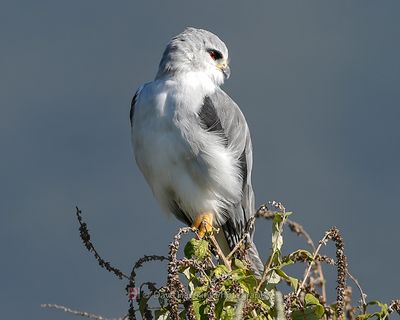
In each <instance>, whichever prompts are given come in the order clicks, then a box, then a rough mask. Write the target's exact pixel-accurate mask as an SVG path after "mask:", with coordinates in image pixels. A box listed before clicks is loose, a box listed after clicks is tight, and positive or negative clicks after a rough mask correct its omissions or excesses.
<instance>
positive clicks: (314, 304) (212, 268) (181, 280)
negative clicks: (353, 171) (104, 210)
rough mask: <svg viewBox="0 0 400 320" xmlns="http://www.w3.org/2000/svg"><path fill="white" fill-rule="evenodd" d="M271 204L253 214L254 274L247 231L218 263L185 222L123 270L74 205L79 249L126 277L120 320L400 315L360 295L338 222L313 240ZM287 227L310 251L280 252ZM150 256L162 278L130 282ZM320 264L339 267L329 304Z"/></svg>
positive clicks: (392, 306)
mask: <svg viewBox="0 0 400 320" xmlns="http://www.w3.org/2000/svg"><path fill="white" fill-rule="evenodd" d="M274 204H275V205H274V207H275V209H277V211H270V210H268V208H267V207H266V206H262V207H261V208H260V209H259V210H258V211H257V214H256V217H257V218H265V219H268V220H270V221H271V222H272V243H271V253H270V256H269V258H268V259H267V261H266V263H265V268H264V272H263V274H262V275H260V276H256V275H255V274H254V273H253V271H252V270H251V267H250V265H251V264H250V261H248V258H247V254H246V253H247V250H248V248H247V247H246V241H245V236H244V237H243V240H241V241H240V242H239V243H238V245H237V246H236V247H235V248H234V250H233V251H234V252H232V253H231V254H229V255H228V256H226V257H224V259H225V260H223V263H222V262H221V263H220V262H219V261H221V259H218V252H221V250H220V248H218V247H217V246H218V243H217V242H216V241H212V239H213V234H212V233H207V234H206V235H205V236H204V237H203V238H199V237H197V235H196V234H195V233H194V231H193V229H192V228H189V227H187V228H181V229H180V230H179V231H178V233H177V234H176V235H175V236H174V238H173V241H172V242H171V243H170V244H169V253H168V256H158V255H151V256H144V257H142V258H141V259H139V260H138V261H137V262H136V263H135V264H134V266H133V268H132V271H131V273H130V274H129V275H128V274H125V273H124V272H122V271H120V270H119V269H118V268H115V267H113V266H112V265H111V263H109V262H107V261H105V260H104V259H103V258H101V256H100V255H99V253H98V251H97V250H96V249H95V247H94V245H93V243H92V241H91V237H90V235H89V231H88V228H87V225H86V223H85V222H83V220H82V214H81V211H80V210H79V209H78V208H77V211H76V214H77V218H78V221H79V225H80V228H79V230H80V236H81V239H82V241H83V243H84V245H85V247H86V248H87V249H88V250H89V251H90V252H92V253H93V255H94V257H95V258H96V260H97V261H98V263H99V265H100V266H101V267H102V268H105V269H106V270H107V271H109V272H111V273H113V274H114V275H115V276H117V277H118V278H119V279H122V280H124V279H125V280H126V281H127V282H128V284H127V285H126V294H127V296H128V300H129V310H128V312H127V314H126V315H125V316H123V317H120V319H137V318H138V317H140V318H142V319H159V320H161V319H211V320H212V319H226V320H228V319H268V320H272V319H278V320H283V319H294V320H318V319H325V320H336V319H350V320H352V319H357V320H368V319H370V318H375V319H388V318H389V315H390V314H393V313H394V312H397V313H399V314H400V300H393V301H392V302H390V303H388V304H386V303H382V302H380V301H369V302H368V301H367V300H366V295H365V293H364V292H363V290H362V288H361V286H360V284H359V283H358V281H357V280H356V279H355V278H354V277H353V276H352V275H351V274H350V273H349V270H348V265H347V258H346V255H345V253H344V252H345V251H344V243H343V238H342V236H341V234H340V232H339V230H338V229H337V228H336V227H332V228H331V229H329V230H328V231H327V232H326V233H325V235H324V236H323V237H322V239H321V240H320V241H319V243H318V245H317V246H316V245H315V244H314V242H313V241H312V239H311V237H310V236H309V235H308V233H307V232H306V231H305V230H304V228H303V227H302V226H301V225H299V224H298V223H296V222H294V221H292V220H290V219H289V218H288V216H289V215H290V213H287V212H285V210H284V208H283V206H281V204H280V203H276V202H274ZM285 226H287V227H288V228H289V229H290V230H291V231H292V232H294V233H295V234H297V235H298V236H301V237H304V238H305V240H306V242H307V244H308V246H309V249H308V250H306V249H298V250H296V251H294V252H291V253H289V254H283V251H284V250H283V239H284V237H283V231H284V227H285ZM184 235H189V241H188V242H187V243H186V244H185V245H184V246H181V243H182V237H183V236H184ZM329 241H332V242H333V243H334V244H335V247H336V259H334V258H332V257H329V256H326V255H323V254H321V253H320V252H321V249H322V248H323V247H324V246H325V245H326V244H327V243H328V242H329ZM151 261H157V262H160V261H166V262H167V263H168V264H167V267H166V268H167V273H168V276H167V280H166V282H165V284H164V285H162V286H157V285H156V284H155V283H153V282H143V283H140V284H137V282H136V275H137V274H136V272H137V270H138V269H139V268H141V267H143V265H144V264H146V263H148V262H151ZM296 264H302V266H303V267H302V269H303V270H304V272H302V276H300V277H299V276H294V275H290V273H289V270H290V269H291V266H292V265H296ZM323 264H328V265H332V266H334V267H335V268H336V271H337V278H336V298H335V300H334V301H331V302H330V303H329V302H328V301H327V295H326V284H327V280H326V279H325V277H324V274H323V268H322V266H323ZM348 278H350V279H351V280H352V281H353V282H354V284H355V285H356V287H357V290H358V291H359V292H360V297H361V298H360V301H359V302H358V303H356V304H353V302H352V288H351V286H349V285H348V284H347V279H348ZM328 284H329V283H328ZM330 287H333V284H331V285H330ZM42 306H43V307H47V308H56V309H61V310H63V311H65V312H69V313H71V314H75V315H80V316H83V317H91V318H94V319H106V318H104V317H102V316H97V315H94V314H90V313H88V312H81V311H76V310H72V309H69V308H67V307H64V306H59V305H49V304H47V305H42Z"/></svg>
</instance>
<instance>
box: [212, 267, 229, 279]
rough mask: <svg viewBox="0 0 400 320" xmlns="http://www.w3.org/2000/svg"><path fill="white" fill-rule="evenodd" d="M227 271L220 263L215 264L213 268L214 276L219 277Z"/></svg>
mask: <svg viewBox="0 0 400 320" xmlns="http://www.w3.org/2000/svg"><path fill="white" fill-rule="evenodd" d="M228 273H229V271H228V269H227V268H226V267H225V266H224V265H221V264H220V265H218V266H216V267H215V269H214V275H215V276H216V277H220V276H222V275H224V274H228Z"/></svg>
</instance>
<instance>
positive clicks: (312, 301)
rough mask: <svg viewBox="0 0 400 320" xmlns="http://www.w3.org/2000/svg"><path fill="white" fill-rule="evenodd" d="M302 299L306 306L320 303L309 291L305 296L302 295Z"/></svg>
mask: <svg viewBox="0 0 400 320" xmlns="http://www.w3.org/2000/svg"><path fill="white" fill-rule="evenodd" d="M304 301H305V303H306V306H310V305H318V304H320V303H319V300H318V299H317V298H316V297H314V296H313V295H312V294H311V293H307V294H306V296H305V297H304Z"/></svg>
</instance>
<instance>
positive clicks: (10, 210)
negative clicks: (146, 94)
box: [0, 0, 400, 319]
mask: <svg viewBox="0 0 400 320" xmlns="http://www.w3.org/2000/svg"><path fill="white" fill-rule="evenodd" d="M399 10H400V2H398V1H394V0H393V1H385V2H383V1H382V2H377V1H372V0H368V1H367V0H366V1H351V2H349V1H335V2H326V1H324V2H322V1H279V2H278V1H275V2H272V1H263V2H261V1H260V2H258V3H255V2H254V3H252V4H251V5H250V2H248V1H246V2H245V1H243V2H240V3H239V2H237V3H233V1H218V2H216V1H199V2H196V3H195V2H190V1H187V2H183V1H147V2H144V1H143V2H140V3H139V2H135V1H132V0H131V1H113V2H111V1H100V0H96V1H94V0H86V1H76V0H70V1H54V0H53V1H50V0H49V1H44V0H37V1H17V0H14V1H11V0H6V1H2V4H1V10H0V39H1V59H0V146H1V160H0V161H1V171H0V181H1V183H0V194H1V202H0V210H1V221H2V222H1V224H0V249H1V253H2V258H1V265H0V283H1V290H0V307H1V310H2V311H1V314H2V318H4V319H8V318H15V319H19V318H23V317H28V316H29V317H30V318H32V319H39V318H40V319H70V317H67V316H65V315H63V314H61V313H57V312H52V311H46V310H41V309H40V308H39V305H40V304H41V303H60V304H65V305H68V306H71V307H73V308H77V309H84V310H87V311H92V312H95V313H100V314H103V315H106V316H118V315H120V314H123V313H124V312H125V311H126V309H127V303H126V297H125V296H124V287H125V283H124V282H122V281H118V280H116V279H114V278H113V277H112V276H111V275H110V274H108V273H106V272H105V271H104V270H102V269H100V268H98V266H97V265H96V262H95V261H94V259H93V258H92V257H91V256H90V255H89V254H88V253H87V252H86V251H85V250H84V249H83V247H82V245H81V243H80V240H79V236H78V231H77V223H76V221H75V217H74V206H75V205H79V207H80V208H81V209H82V210H83V213H84V216H85V218H86V220H87V222H88V223H89V227H90V230H91V232H92V235H93V238H94V241H95V243H96V245H97V247H98V249H99V250H100V251H101V253H102V254H103V255H104V256H105V257H106V258H107V259H109V260H111V261H113V262H114V264H116V265H117V266H119V267H121V269H123V270H125V271H127V272H128V271H129V270H130V267H131V265H132V262H134V261H135V260H136V259H137V258H139V257H141V256H142V255H143V254H153V253H154V254H163V253H166V252H167V243H168V242H169V241H170V239H171V237H172V235H173V233H174V231H175V230H176V228H177V227H178V226H179V223H178V222H176V221H175V220H174V219H173V218H170V219H169V218H167V217H166V216H165V215H162V214H161V212H160V209H159V208H158V206H157V204H156V203H155V201H154V199H153V197H152V195H151V192H150V190H149V188H148V187H147V185H146V184H145V181H144V180H143V178H142V177H141V175H140V173H139V172H138V170H137V168H136V166H135V164H134V161H133V157H132V151H131V146H130V141H129V120H128V114H129V104H130V99H131V97H132V95H133V94H134V92H135V90H136V88H137V87H138V86H139V85H140V84H141V83H143V82H145V81H148V80H151V79H152V78H153V77H154V76H155V73H156V70H157V65H158V62H159V59H160V57H161V53H162V50H163V49H164V46H165V44H166V43H167V41H168V40H169V38H170V37H172V36H173V35H175V34H177V33H178V32H180V31H182V30H183V28H184V27H186V26H195V27H201V28H205V29H208V30H210V31H212V32H215V33H216V34H217V35H218V36H220V38H221V39H223V40H224V41H225V43H226V44H227V46H228V48H229V50H230V57H231V69H232V76H231V78H230V79H229V81H228V82H227V83H226V85H225V86H224V88H225V90H226V91H227V92H228V93H229V94H230V95H231V96H232V97H233V98H234V99H235V100H236V101H237V102H238V104H239V105H240V106H241V108H242V110H243V112H244V114H245V115H246V118H247V120H248V122H249V125H250V129H251V132H252V137H253V145H254V158H255V159H254V162H255V163H254V171H253V180H254V188H255V191H256V196H257V203H258V204H261V203H262V202H264V201H265V200H268V199H276V200H281V201H283V202H284V203H285V204H286V206H287V208H288V209H289V210H293V211H294V212H295V215H294V216H293V219H294V220H297V221H299V222H301V223H302V224H304V225H305V227H306V228H307V229H308V231H309V232H310V233H311V235H312V236H313V237H314V238H315V239H316V240H317V239H318V238H320V237H321V236H322V235H323V233H324V232H325V230H327V229H328V228H329V227H330V226H332V225H336V226H338V227H339V228H340V230H341V231H342V232H343V236H344V238H345V240H346V249H347V253H348V255H349V263H350V267H351V271H352V273H354V275H355V276H357V277H358V278H359V280H360V282H361V283H362V284H363V286H364V288H365V290H366V291H367V293H369V298H371V299H375V298H382V299H384V300H388V299H391V298H394V297H396V296H397V297H399V296H400V290H399V286H400V277H399V276H398V265H399V263H400V260H399V255H398V253H397V254H396V252H397V251H396V250H398V244H399V239H400V236H399V227H398V226H399V224H400V215H399V213H398V208H397V203H398V200H399V196H400V182H399V178H400V166H399V163H400V148H399V141H400V129H399V126H398V125H399V120H400V108H399V106H400V88H399V83H400V81H399V80H400V79H399V74H400V59H399V57H400V42H399V39H400V22H399ZM256 232H257V237H256V240H257V243H258V247H259V251H260V252H261V253H262V254H263V255H264V256H265V255H266V254H267V252H268V249H269V247H268V245H269V239H270V228H269V225H268V224H266V223H260V224H259V225H258V227H257V231H256ZM290 240H291V244H290V246H289V248H297V247H300V246H302V247H304V244H303V242H302V241H300V240H299V239H296V238H293V237H292V238H290ZM159 270H160V266H152V267H149V269H148V270H147V271H144V272H143V273H141V279H142V280H152V279H153V278H155V279H157V278H156V276H155V275H154V274H157V273H159ZM157 280H158V279H157ZM333 290H334V285H333V284H332V285H331V287H330V291H331V292H332V293H333ZM356 299H357V297H356Z"/></svg>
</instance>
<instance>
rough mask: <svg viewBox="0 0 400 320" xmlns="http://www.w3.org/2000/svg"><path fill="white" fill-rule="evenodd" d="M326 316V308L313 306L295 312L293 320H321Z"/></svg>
mask: <svg viewBox="0 0 400 320" xmlns="http://www.w3.org/2000/svg"><path fill="white" fill-rule="evenodd" d="M323 315H324V307H323V306H321V305H313V306H309V307H306V308H304V309H298V310H294V311H293V312H292V319H293V320H319V319H321V318H322V316H323Z"/></svg>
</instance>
